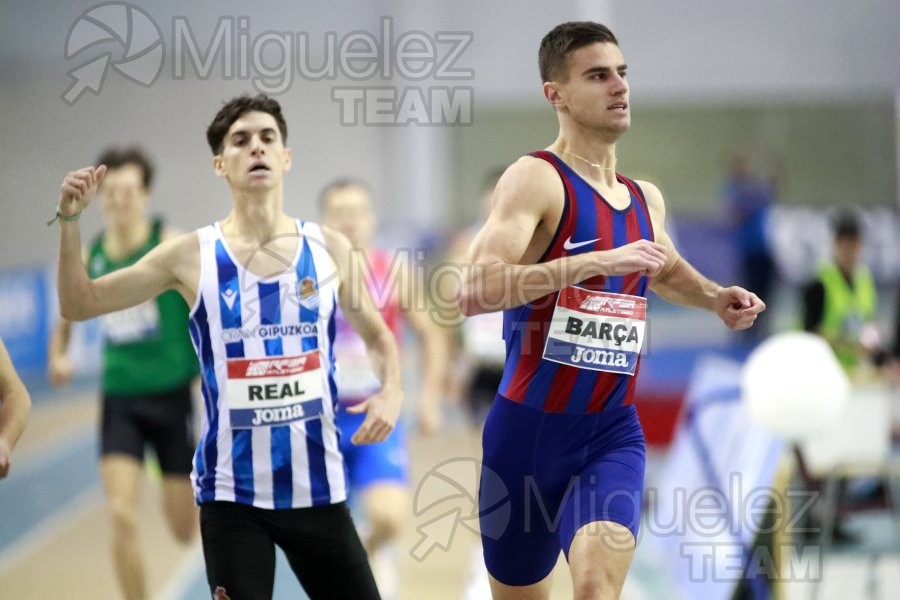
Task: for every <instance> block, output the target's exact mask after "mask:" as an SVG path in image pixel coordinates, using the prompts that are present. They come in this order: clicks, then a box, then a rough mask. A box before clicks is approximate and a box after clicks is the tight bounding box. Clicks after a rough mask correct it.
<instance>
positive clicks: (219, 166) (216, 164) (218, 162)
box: [212, 154, 225, 177]
mask: <svg viewBox="0 0 900 600" xmlns="http://www.w3.org/2000/svg"><path fill="white" fill-rule="evenodd" d="M212 167H213V171H215V173H216V175H218V176H219V177H225V161H224V160H222V155H221V154H216V155H215V156H213V162H212Z"/></svg>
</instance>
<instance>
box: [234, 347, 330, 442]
mask: <svg viewBox="0 0 900 600" xmlns="http://www.w3.org/2000/svg"><path fill="white" fill-rule="evenodd" d="M227 390H228V411H229V414H230V416H231V426H232V427H233V428H235V429H248V428H251V427H270V426H274V425H285V424H287V423H290V422H292V421H299V420H303V419H314V418H318V417H320V416H322V412H323V410H322V369H321V366H320V364H319V352H318V350H311V351H309V352H307V353H305V354H301V355H299V356H277V357H276V356H273V357H267V358H249V359H245V358H231V359H228V384H227Z"/></svg>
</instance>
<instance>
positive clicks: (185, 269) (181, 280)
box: [148, 230, 200, 306]
mask: <svg viewBox="0 0 900 600" xmlns="http://www.w3.org/2000/svg"><path fill="white" fill-rule="evenodd" d="M170 231H171V230H170ZM153 252H154V253H156V254H157V255H158V260H159V262H160V264H161V265H163V267H164V268H165V269H166V270H167V271H169V272H170V273H172V275H173V276H174V278H175V280H176V283H175V286H174V288H175V289H176V290H177V291H178V292H179V293H180V294H181V295H182V296H183V297H184V299H185V301H187V302H188V305H189V306H190V305H192V304H193V302H192V300H193V299H194V298H195V297H196V293H197V289H198V287H199V285H200V236H199V234H198V233H197V232H196V231H189V232H187V233H178V234H174V233H173V234H172V235H171V237H168V238H164V239H163V240H162V241H161V242H160V243H159V246H157V247H156V248H154V249H153ZM148 256H149V255H148Z"/></svg>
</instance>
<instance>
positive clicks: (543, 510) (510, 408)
mask: <svg viewBox="0 0 900 600" xmlns="http://www.w3.org/2000/svg"><path fill="white" fill-rule="evenodd" d="M543 419H544V416H543V414H541V413H539V412H538V411H535V410H534V409H531V408H529V407H523V406H520V405H517V404H515V403H513V402H510V401H509V400H506V399H503V398H497V399H496V400H495V401H494V405H493V406H492V407H491V410H490V412H489V413H488V417H487V420H486V421H485V426H484V435H483V458H482V469H481V480H480V483H479V487H478V508H479V510H478V517H479V526H480V528H481V542H482V546H483V548H484V561H485V566H486V567H487V570H488V573H490V574H491V576H492V577H494V578H495V579H496V580H497V581H499V582H501V583H503V584H505V585H508V586H526V585H533V584H537V583H539V582H540V581H542V580H543V579H545V578H546V577H547V576H548V575H549V574H550V572H551V571H552V570H553V567H554V565H555V564H556V561H557V559H558V557H559V551H560V546H559V541H558V537H557V533H556V527H557V525H558V520H557V518H556V515H557V514H558V512H559V511H558V509H559V502H560V500H561V498H562V494H563V493H564V491H565V488H564V486H557V485H554V486H551V487H549V488H548V487H545V486H544V485H543V483H544V481H545V479H546V478H545V477H544V476H543V474H542V473H540V472H538V470H537V468H536V467H537V465H536V464H535V461H534V459H533V455H534V444H536V443H537V441H536V438H537V436H538V434H539V432H540V429H541V421H542V420H543ZM565 479H566V478H559V480H560V481H563V482H564V481H565Z"/></svg>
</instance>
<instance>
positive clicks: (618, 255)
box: [458, 157, 666, 317]
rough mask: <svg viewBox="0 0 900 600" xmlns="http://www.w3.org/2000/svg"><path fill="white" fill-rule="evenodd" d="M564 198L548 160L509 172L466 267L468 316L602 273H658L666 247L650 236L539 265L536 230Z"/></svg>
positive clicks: (529, 161)
mask: <svg viewBox="0 0 900 600" xmlns="http://www.w3.org/2000/svg"><path fill="white" fill-rule="evenodd" d="M563 202H564V190H563V186H562V182H561V181H560V179H559V176H558V175H557V173H556V170H555V169H554V168H553V167H552V166H551V165H549V164H548V163H547V162H546V161H543V160H540V159H535V158H532V157H523V158H521V159H519V160H518V161H517V162H515V163H514V164H513V165H512V166H510V167H509V168H508V169H507V170H506V172H505V173H504V174H503V176H502V177H501V178H500V180H499V181H498V182H497V187H496V188H495V190H494V194H493V197H492V199H491V205H492V206H491V212H490V215H489V216H488V219H487V222H486V223H485V224H484V227H482V229H481V231H479V232H478V235H476V236H475V239H474V240H473V241H472V245H471V246H470V248H469V256H468V264H467V265H464V266H463V275H462V289H461V290H460V297H459V300H458V301H459V307H460V310H461V311H462V313H463V314H464V315H466V316H469V317H470V316H472V315H477V314H480V313H485V312H494V311H498V310H506V309H508V308H514V307H516V306H521V305H523V304H526V303H528V302H532V301H534V300H537V299H539V298H542V297H544V296H546V295H547V294H550V293H552V292H555V291H557V290H560V289H562V288H565V287H568V286H570V285H573V284H575V283H578V282H580V281H584V280H586V279H589V278H591V277H594V276H597V275H624V274H627V273H633V272H636V271H640V272H646V273H648V274H650V275H654V274H655V273H657V272H658V271H659V269H660V268H662V266H663V265H664V264H665V262H666V256H665V251H664V249H663V248H662V247H661V246H660V245H659V244H655V243H653V242H650V241H647V240H641V241H639V242H634V243H632V244H628V245H627V246H623V247H621V248H617V249H615V250H611V251H598V252H586V253H583V254H578V255H575V256H567V257H563V258H558V259H555V260H551V261H548V262H543V263H537V264H535V263H534V262H533V261H535V260H537V255H539V254H540V252H542V251H543V249H535V248H532V247H531V246H532V242H533V239H534V235H535V232H536V231H537V229H538V227H539V226H541V225H542V224H545V223H544V222H545V220H546V219H547V218H548V216H549V215H551V214H554V210H553V209H554V207H559V206H562V203H563ZM559 212H561V211H559ZM548 225H549V226H550V227H553V226H555V225H556V224H555V223H552V224H548ZM537 250H540V252H538V251H537Z"/></svg>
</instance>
